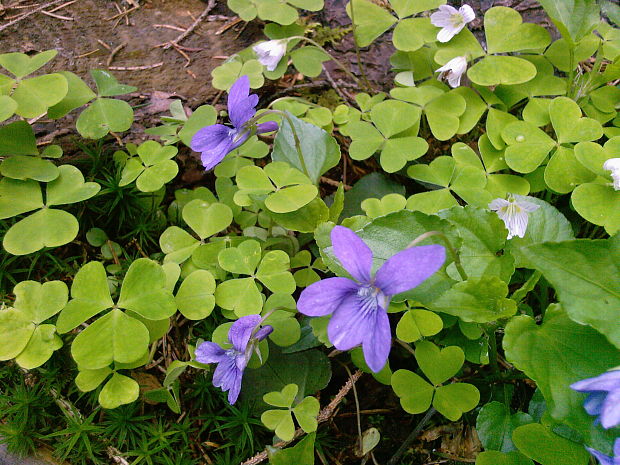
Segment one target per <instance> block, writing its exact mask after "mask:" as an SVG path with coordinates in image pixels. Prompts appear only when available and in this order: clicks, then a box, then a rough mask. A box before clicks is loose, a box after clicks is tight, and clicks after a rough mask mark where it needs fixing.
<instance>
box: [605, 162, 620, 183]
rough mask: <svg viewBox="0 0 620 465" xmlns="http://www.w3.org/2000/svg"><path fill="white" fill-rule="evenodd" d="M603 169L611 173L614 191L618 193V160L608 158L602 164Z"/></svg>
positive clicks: (619, 178) (619, 181)
mask: <svg viewBox="0 0 620 465" xmlns="http://www.w3.org/2000/svg"><path fill="white" fill-rule="evenodd" d="M603 169H605V170H607V171H611V178H612V179H613V180H614V190H617V191H620V158H610V159H609V160H607V161H606V162H605V163H603Z"/></svg>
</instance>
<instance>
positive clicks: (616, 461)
mask: <svg viewBox="0 0 620 465" xmlns="http://www.w3.org/2000/svg"><path fill="white" fill-rule="evenodd" d="M586 449H588V452H590V453H591V454H592V455H593V456H594V457H596V458H597V460H598V461H599V462H600V464H601V465H620V438H618V439H616V442H615V443H614V456H613V457H610V456H609V455H605V454H603V453H602V452H599V451H597V450H596V449H592V448H590V447H586Z"/></svg>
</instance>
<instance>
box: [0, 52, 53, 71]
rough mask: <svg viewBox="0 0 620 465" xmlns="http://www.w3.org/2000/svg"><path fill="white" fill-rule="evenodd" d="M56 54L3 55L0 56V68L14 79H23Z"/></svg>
mask: <svg viewBox="0 0 620 465" xmlns="http://www.w3.org/2000/svg"><path fill="white" fill-rule="evenodd" d="M57 54H58V50H46V51H45V52H41V53H37V54H36V55H33V56H28V55H26V54H25V53H4V54H2V55H0V66H2V67H3V68H4V69H6V70H7V71H9V72H10V73H11V74H13V75H14V76H15V77H16V78H23V77H24V76H27V75H29V74H32V73H34V72H35V71H36V70H38V69H39V68H41V67H43V66H45V65H46V64H47V63H48V62H49V61H51V60H53V59H54V57H55V56H56V55H57Z"/></svg>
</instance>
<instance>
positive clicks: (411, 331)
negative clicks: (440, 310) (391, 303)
mask: <svg viewBox="0 0 620 465" xmlns="http://www.w3.org/2000/svg"><path fill="white" fill-rule="evenodd" d="M442 329H443V321H442V319H441V317H439V315H436V314H435V313H433V312H429V311H428V310H419V309H415V310H408V311H407V312H405V313H403V316H402V317H401V318H400V321H399V322H398V324H397V325H396V337H397V338H398V339H400V340H401V341H405V342H415V341H418V340H420V339H422V337H428V336H434V335H435V334H437V333H439V332H440V331H441V330H442Z"/></svg>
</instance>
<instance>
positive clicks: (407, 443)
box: [387, 407, 437, 465]
mask: <svg viewBox="0 0 620 465" xmlns="http://www.w3.org/2000/svg"><path fill="white" fill-rule="evenodd" d="M436 412H437V410H435V408H434V407H431V408H430V409H429V410H428V412H426V415H424V417H423V418H422V419H421V420H420V422H419V423H418V424H417V425H416V427H415V428H414V429H413V431H412V432H411V433H410V434H409V436H407V439H405V440H404V442H403V443H402V444H401V445H400V447H399V448H398V450H397V451H396V453H395V454H394V455H393V456H392V458H391V459H390V460H389V461H388V462H387V465H396V464H397V463H399V460H400V458H401V456H402V455H403V454H404V453H405V452H406V451H407V448H408V447H409V446H410V445H411V443H412V442H413V441H414V440H415V438H417V437H418V436H419V434H420V433H421V432H422V429H423V428H424V427H425V426H426V424H427V423H428V421H429V420H430V419H431V418H432V416H433V415H435V413H436Z"/></svg>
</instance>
